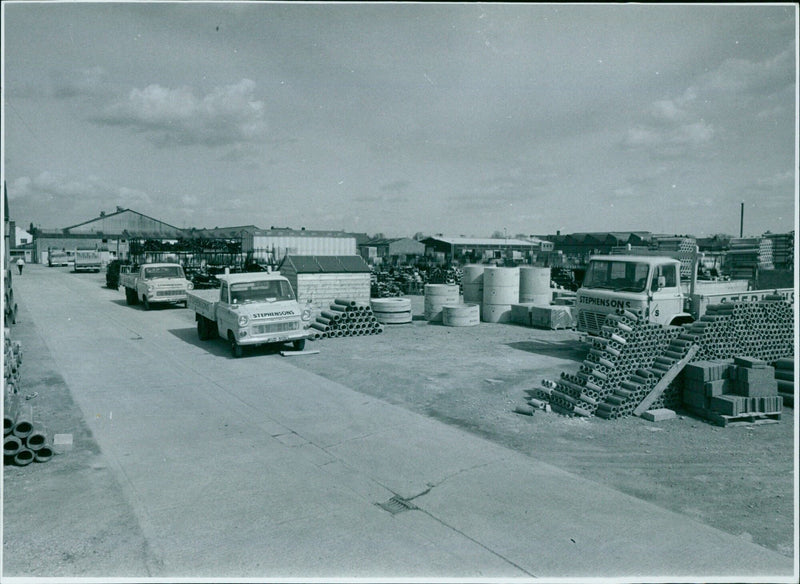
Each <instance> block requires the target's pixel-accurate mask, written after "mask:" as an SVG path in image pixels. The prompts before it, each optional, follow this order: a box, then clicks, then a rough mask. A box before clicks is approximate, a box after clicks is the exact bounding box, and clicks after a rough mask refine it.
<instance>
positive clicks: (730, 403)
mask: <svg viewBox="0 0 800 584" xmlns="http://www.w3.org/2000/svg"><path fill="white" fill-rule="evenodd" d="M711 410H712V411H714V412H716V413H718V414H722V415H724V416H739V415H741V414H743V413H746V411H747V398H745V397H742V396H739V395H718V396H715V397H712V398H711Z"/></svg>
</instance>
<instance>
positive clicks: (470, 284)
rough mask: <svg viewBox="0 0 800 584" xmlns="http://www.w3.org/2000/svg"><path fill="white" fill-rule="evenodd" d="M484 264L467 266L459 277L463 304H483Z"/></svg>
mask: <svg viewBox="0 0 800 584" xmlns="http://www.w3.org/2000/svg"><path fill="white" fill-rule="evenodd" d="M485 269H486V266H485V265H484V264H467V265H466V266H464V270H463V273H462V276H461V287H462V289H463V290H464V302H465V303H469V304H480V303H481V302H483V272H484V270H485Z"/></svg>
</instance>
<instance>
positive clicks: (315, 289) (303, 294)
mask: <svg viewBox="0 0 800 584" xmlns="http://www.w3.org/2000/svg"><path fill="white" fill-rule="evenodd" d="M284 275H285V276H286V278H287V279H288V280H289V281H290V282H291V283H292V288H294V291H295V294H296V295H297V301H298V302H299V303H300V306H305V305H306V302H308V301H309V300H310V301H311V306H312V308H313V310H314V317H317V316H319V313H320V312H321V311H322V310H328V308H329V307H330V305H331V304H332V303H333V301H334V300H335V299H336V298H344V299H348V300H355V301H356V302H363V303H365V304H367V303H369V298H370V275H369V273H366V272H364V273H356V274H346V273H337V274H290V273H285V274H284Z"/></svg>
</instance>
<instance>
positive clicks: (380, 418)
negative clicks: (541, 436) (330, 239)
mask: <svg viewBox="0 0 800 584" xmlns="http://www.w3.org/2000/svg"><path fill="white" fill-rule="evenodd" d="M102 281H103V278H102V276H98V275H92V274H88V275H87V274H80V275H79V274H72V273H69V272H67V271H66V269H48V268H44V267H41V266H37V265H31V266H28V267H26V272H25V274H24V275H23V276H22V277H20V278H15V288H16V290H17V297H18V299H19V300H18V301H19V302H20V303H21V304H22V305H23V310H24V311H25V314H27V315H28V316H29V319H30V321H31V326H33V327H35V330H36V334H37V335H38V337H39V338H41V339H42V340H43V345H44V346H46V349H47V351H48V352H49V354H50V355H52V359H53V360H54V363H55V368H56V369H57V370H58V371H59V372H60V373H61V375H62V376H63V378H64V380H65V381H66V384H67V386H68V387H69V391H70V393H71V395H72V397H73V398H74V400H75V402H76V403H77V405H78V406H79V408H80V410H81V411H82V413H83V417H84V420H85V422H86V424H87V425H88V426H89V428H90V429H91V432H92V435H93V440H95V441H96V443H97V445H98V446H99V449H100V456H101V457H102V460H103V464H105V465H107V466H108V468H109V469H110V471H111V475H112V476H113V478H114V480H115V482H116V484H117V485H118V486H119V488H120V489H121V492H122V500H123V501H124V505H126V506H127V508H128V509H127V510H128V511H129V512H130V514H131V515H132V517H134V518H135V523H136V525H135V529H137V530H140V531H141V534H142V538H143V539H144V540H145V545H144V546H143V547H142V549H143V550H144V551H143V552H142V554H141V555H140V556H136V557H137V558H138V559H137V560H136V561H137V562H139V569H138V570H137V569H136V567H135V566H134V567H133V568H132V567H131V565H130V564H129V563H126V564H125V568H124V571H122V568H120V572H116V571H115V570H114V566H115V564H114V558H113V555H112V557H110V558H105V560H102V559H100V558H98V562H100V563H99V564H96V565H100V566H103V569H104V570H105V569H107V570H108V571H107V572H105V573H104V574H103V575H104V576H109V577H112V576H131V575H134V576H154V577H179V576H180V577H189V578H209V577H230V578H243V577H252V578H259V577H264V578H289V577H307V578H332V577H344V578H359V577H360V578H375V577H405V578H409V577H431V578H442V577H449V578H482V579H485V578H525V579H527V578H556V577H563V578H574V577H598V576H616V577H627V578H634V579H644V578H646V577H648V576H650V577H659V576H662V577H672V578H675V577H691V578H699V579H710V578H714V577H721V578H730V579H738V580H748V579H751V578H754V577H758V576H761V577H766V578H767V579H769V580H771V581H779V580H785V581H790V580H791V579H792V574H793V569H794V568H793V565H792V561H791V560H790V559H788V558H786V557H784V556H782V555H780V554H777V553H774V552H772V551H769V550H766V549H764V548H762V547H760V546H757V545H754V544H752V543H750V542H747V541H745V540H743V539H742V538H738V537H735V536H732V535H730V534H727V533H724V532H721V531H719V530H716V529H713V528H711V527H708V526H706V525H703V524H700V523H697V522H694V521H692V520H690V519H687V518H686V517H685V516H681V515H678V514H675V513H673V512H670V511H666V510H663V509H661V508H658V507H655V506H653V505H651V504H649V503H646V502H643V501H641V500H638V499H635V498H632V497H630V496H628V495H625V494H622V493H619V492H617V491H614V490H612V489H609V488H607V487H604V486H601V485H599V484H597V483H593V482H591V481H587V480H584V479H581V478H579V477H576V476H574V475H571V474H569V473H566V472H563V471H561V470H559V469H556V468H554V467H552V466H549V465H546V464H543V463H540V462H538V461H536V460H534V459H531V458H529V457H527V456H525V455H523V454H520V453H518V452H515V451H512V450H508V449H505V448H503V447H500V446H498V445H496V444H493V443H491V442H488V441H486V440H483V439H481V438H479V437H476V436H473V435H470V434H468V433H465V432H463V431H460V430H458V429H456V428H453V427H450V426H447V425H445V424H442V423H441V422H438V421H435V420H431V419H429V418H426V417H424V416H420V415H418V414H414V413H412V412H409V411H407V410H405V409H402V408H400V407H398V406H394V405H391V404H388V403H386V402H382V401H380V400H377V399H375V398H372V397H369V396H365V395H363V394H360V393H358V392H355V391H353V390H351V389H349V388H347V387H344V386H342V385H339V384H336V383H333V382H331V381H327V380H325V379H323V378H321V377H319V376H316V375H313V374H311V373H308V372H305V371H303V370H301V369H298V368H297V367H295V366H294V365H293V364H292V359H299V358H313V356H309V357H293V358H284V357H281V356H280V355H278V354H275V353H272V354H270V353H265V352H260V353H256V354H252V355H249V356H246V357H245V358H243V359H232V358H230V357H229V354H228V351H227V347H226V346H225V345H224V344H223V343H222V342H221V341H211V342H201V341H199V340H198V338H197V334H196V331H195V328H194V320H193V316H192V314H191V313H190V312H189V311H187V310H185V309H183V308H167V309H156V310H151V311H145V310H143V309H142V308H141V307H138V306H137V307H130V306H127V305H126V304H125V301H124V295H123V294H122V293H121V292H115V291H112V290H107V289H104V288H103V287H102V285H101V284H102ZM317 347H318V348H319V349H320V350H324V344H320V345H318V346H315V348H317ZM26 357H27V358H28V359H31V358H34V357H33V356H31V355H30V354H29V353H27V354H26ZM67 456H68V455H67ZM49 480H54V481H55V480H59V479H56V478H53V479H49ZM64 480H67V479H64ZM393 498H394V501H392V499H393ZM6 509H7V510H8V506H7V507H6ZM53 512H54V513H59V512H78V511H77V510H69V509H68V510H61V509H54V510H53ZM84 512H85V510H84ZM20 521H21V518H18V517H12V516H7V517H5V522H6V525H7V526H8V527H7V532H8V531H9V530H12V531H13V530H15V529H20ZM30 528H31V529H34V527H30ZM43 528H44V527H43ZM120 552H122V550H120ZM126 558H127V556H126ZM132 569H133V570H134V573H133V574H131V570H132ZM15 575H20V574H15ZM82 575H84V574H73V573H58V574H52V576H62V577H69V576H82Z"/></svg>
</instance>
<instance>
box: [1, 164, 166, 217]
mask: <svg viewBox="0 0 800 584" xmlns="http://www.w3.org/2000/svg"><path fill="white" fill-rule="evenodd" d="M8 196H9V199H10V200H17V201H24V202H25V203H30V204H33V205H36V204H47V205H51V206H52V208H54V209H61V208H64V209H69V210H70V211H71V210H72V207H73V206H74V205H75V204H76V202H79V203H80V204H81V206H82V207H83V208H95V207H96V208H97V209H96V210H97V212H99V211H100V210H101V209H102V208H109V207H111V208H114V207H116V206H119V207H136V208H138V209H142V208H145V209H146V208H148V207H150V206H151V205H152V199H151V198H150V196H149V195H148V194H147V193H145V192H144V191H140V190H137V189H131V188H128V187H125V186H118V185H112V184H109V183H106V182H105V181H103V180H102V179H100V178H98V177H96V176H88V177H85V178H75V177H70V176H66V175H63V174H59V173H54V172H49V171H44V172H41V173H39V175H37V176H36V177H33V178H31V177H27V176H25V177H20V178H18V179H16V180H14V181H13V182H12V183H11V185H10V188H9V193H8ZM93 212H94V211H93ZM68 215H69V216H71V215H73V213H71V212H70V213H68Z"/></svg>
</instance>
